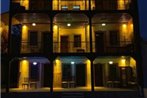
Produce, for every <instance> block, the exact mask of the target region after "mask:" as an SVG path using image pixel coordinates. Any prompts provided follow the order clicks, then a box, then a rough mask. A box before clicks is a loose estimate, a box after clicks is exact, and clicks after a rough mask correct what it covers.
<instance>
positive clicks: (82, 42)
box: [53, 13, 90, 53]
mask: <svg viewBox="0 0 147 98" xmlns="http://www.w3.org/2000/svg"><path fill="white" fill-rule="evenodd" d="M88 22H89V21H88V18H87V17H86V16H85V15H84V14H71V13H68V14H57V15H56V16H55V17H54V21H53V23H54V25H53V26H54V27H53V50H54V51H53V52H55V53H75V52H89V46H90V45H89V25H88Z"/></svg>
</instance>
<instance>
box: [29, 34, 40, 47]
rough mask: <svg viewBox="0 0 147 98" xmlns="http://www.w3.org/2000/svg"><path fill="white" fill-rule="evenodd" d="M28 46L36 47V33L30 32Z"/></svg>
mask: <svg viewBox="0 0 147 98" xmlns="http://www.w3.org/2000/svg"><path fill="white" fill-rule="evenodd" d="M29 44H30V45H32V46H37V45H38V32H37V31H30V37H29Z"/></svg>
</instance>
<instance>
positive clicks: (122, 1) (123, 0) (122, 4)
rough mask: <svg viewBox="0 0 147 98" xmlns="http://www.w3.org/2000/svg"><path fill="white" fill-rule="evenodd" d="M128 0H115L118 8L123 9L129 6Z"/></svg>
mask: <svg viewBox="0 0 147 98" xmlns="http://www.w3.org/2000/svg"><path fill="white" fill-rule="evenodd" d="M129 1H131V0H117V6H118V8H117V9H118V10H124V9H128V8H129Z"/></svg>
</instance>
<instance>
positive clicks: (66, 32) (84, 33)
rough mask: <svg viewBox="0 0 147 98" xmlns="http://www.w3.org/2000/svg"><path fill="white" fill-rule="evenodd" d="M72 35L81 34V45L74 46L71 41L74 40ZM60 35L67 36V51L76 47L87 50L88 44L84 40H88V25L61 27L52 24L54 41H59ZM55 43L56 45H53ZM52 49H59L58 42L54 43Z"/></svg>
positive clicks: (74, 49)
mask: <svg viewBox="0 0 147 98" xmlns="http://www.w3.org/2000/svg"><path fill="white" fill-rule="evenodd" d="M74 35H81V42H82V44H81V47H78V48H77V47H74V46H73V42H74ZM61 36H68V41H69V42H71V43H70V44H69V51H76V49H79V48H80V49H84V50H85V51H86V48H87V51H89V50H88V49H89V48H88V47H89V45H88V44H86V42H87V43H88V42H89V27H88V26H85V27H77V28H70V27H69V29H68V28H61V27H58V26H54V33H53V40H54V42H61V39H60V37H61ZM55 45H56V46H55ZM54 49H57V50H56V51H60V43H59V44H54Z"/></svg>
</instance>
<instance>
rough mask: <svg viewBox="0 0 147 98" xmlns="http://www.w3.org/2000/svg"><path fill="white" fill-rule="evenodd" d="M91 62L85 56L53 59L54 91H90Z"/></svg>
mask: <svg viewBox="0 0 147 98" xmlns="http://www.w3.org/2000/svg"><path fill="white" fill-rule="evenodd" d="M90 69H91V63H90V61H89V60H88V59H87V58H86V57H81V56H65V57H57V58H56V60H55V61H54V82H53V87H54V91H69V90H70V91H90V90H91V70H90Z"/></svg>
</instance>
